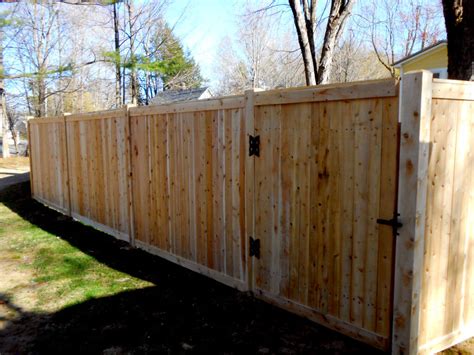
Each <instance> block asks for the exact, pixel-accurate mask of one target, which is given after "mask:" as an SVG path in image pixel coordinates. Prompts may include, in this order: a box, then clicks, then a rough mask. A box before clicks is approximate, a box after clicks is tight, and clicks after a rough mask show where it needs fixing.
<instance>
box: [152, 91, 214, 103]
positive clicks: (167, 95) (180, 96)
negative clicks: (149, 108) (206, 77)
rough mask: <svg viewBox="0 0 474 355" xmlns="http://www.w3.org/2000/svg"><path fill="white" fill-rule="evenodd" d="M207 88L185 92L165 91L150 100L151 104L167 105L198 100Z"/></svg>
mask: <svg viewBox="0 0 474 355" xmlns="http://www.w3.org/2000/svg"><path fill="white" fill-rule="evenodd" d="M207 89H208V88H207V87H204V88H196V89H185V90H166V91H162V92H160V93H159V94H157V95H156V96H155V97H154V98H153V99H152V100H151V103H152V104H155V105H156V104H169V103H173V102H178V101H190V100H198V99H199V98H200V97H201V95H202V94H203V93H204V92H205V91H206V90H207Z"/></svg>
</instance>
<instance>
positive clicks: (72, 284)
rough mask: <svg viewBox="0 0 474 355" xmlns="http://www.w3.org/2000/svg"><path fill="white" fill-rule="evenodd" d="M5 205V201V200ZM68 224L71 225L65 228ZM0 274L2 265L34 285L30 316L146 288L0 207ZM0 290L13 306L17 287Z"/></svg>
mask: <svg viewBox="0 0 474 355" xmlns="http://www.w3.org/2000/svg"><path fill="white" fill-rule="evenodd" d="M7 199H8V196H7ZM1 200H5V198H2V199H1ZM71 224H72V223H71ZM0 260H1V261H0V268H1V266H2V265H1V263H5V262H8V263H9V264H10V265H13V266H14V267H15V268H17V269H18V270H21V271H22V272H23V274H24V275H26V276H25V278H27V279H25V280H17V281H21V282H19V283H20V284H24V285H28V286H30V285H35V287H34V295H32V297H31V302H30V305H31V309H29V310H31V311H56V310H59V309H61V308H63V307H67V306H71V305H74V304H78V303H81V302H84V301H87V300H89V299H91V298H98V297H103V296H109V295H113V294H116V293H119V292H122V291H127V290H133V289H139V288H144V287H148V286H150V285H151V283H149V282H146V281H143V280H140V279H137V278H134V277H132V276H130V275H128V274H125V273H122V272H120V271H117V270H114V269H112V268H110V267H108V266H107V265H105V264H103V263H101V262H99V261H98V260H96V259H95V258H94V257H93V256H91V255H88V254H86V253H84V252H82V251H81V250H79V249H78V248H76V247H74V246H72V245H71V244H69V243H68V242H67V241H65V240H63V239H61V238H60V237H58V236H56V235H54V234H50V233H48V232H47V231H45V230H43V229H41V228H40V227H38V226H36V225H34V224H31V223H30V222H28V221H27V220H25V219H23V218H22V217H20V216H19V215H18V214H16V213H15V212H13V211H12V210H11V209H10V208H9V207H7V205H5V203H4V202H3V201H2V202H0ZM4 287H7V289H6V290H0V292H7V294H8V295H9V297H11V298H12V300H13V301H15V296H16V294H17V293H20V292H21V288H22V287H19V286H15V287H13V285H12V287H11V288H8V285H6V286H5V285H4Z"/></svg>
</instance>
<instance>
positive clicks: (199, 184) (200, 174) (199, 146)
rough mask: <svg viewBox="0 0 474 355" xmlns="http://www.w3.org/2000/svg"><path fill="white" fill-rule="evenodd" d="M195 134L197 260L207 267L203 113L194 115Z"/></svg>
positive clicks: (205, 169)
mask: <svg viewBox="0 0 474 355" xmlns="http://www.w3.org/2000/svg"><path fill="white" fill-rule="evenodd" d="M194 132H195V133H196V135H197V137H198V139H196V140H195V141H194V151H195V157H196V165H195V169H196V173H195V191H196V254H197V255H196V259H197V262H198V263H199V264H201V265H207V238H208V230H207V204H206V188H207V168H208V166H209V164H210V162H209V161H208V160H207V156H206V147H207V146H208V144H209V143H208V133H207V127H206V117H205V114H204V113H203V112H196V113H194Z"/></svg>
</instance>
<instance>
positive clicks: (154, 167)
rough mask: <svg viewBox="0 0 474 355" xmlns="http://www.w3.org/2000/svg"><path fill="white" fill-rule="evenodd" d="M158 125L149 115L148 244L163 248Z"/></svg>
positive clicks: (156, 118)
mask: <svg viewBox="0 0 474 355" xmlns="http://www.w3.org/2000/svg"><path fill="white" fill-rule="evenodd" d="M158 126H159V118H158V117H157V116H155V115H150V116H149V124H148V132H147V133H148V137H147V139H148V141H149V147H150V158H149V161H150V179H151V184H150V185H149V186H150V197H149V201H150V204H149V210H150V217H151V220H150V232H149V233H150V245H153V246H156V247H158V248H160V249H163V245H162V240H161V238H160V222H161V213H160V212H161V211H160V210H159V205H158V199H159V197H158V196H159V190H160V189H161V188H162V186H163V182H162V181H161V180H160V165H161V164H160V163H161V162H160V159H159V153H158V150H159V145H160V141H159V138H158V136H159V135H158V129H159V128H158Z"/></svg>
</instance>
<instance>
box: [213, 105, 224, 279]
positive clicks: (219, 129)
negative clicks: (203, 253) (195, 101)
mask: <svg viewBox="0 0 474 355" xmlns="http://www.w3.org/2000/svg"><path fill="white" fill-rule="evenodd" d="M213 116H214V123H213V124H214V129H213V144H212V145H213V153H212V154H213V161H214V164H213V165H212V168H213V169H212V175H213V189H212V204H213V206H214V208H213V211H214V215H213V221H214V234H213V239H214V247H213V255H214V260H215V263H216V265H215V270H217V271H221V272H223V273H225V241H226V240H225V227H224V216H225V214H224V209H223V207H224V206H223V202H224V201H225V195H224V192H225V190H224V178H223V173H224V164H225V160H224V156H223V145H224V142H223V135H224V123H225V122H224V115H223V111H222V110H218V111H213Z"/></svg>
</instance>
